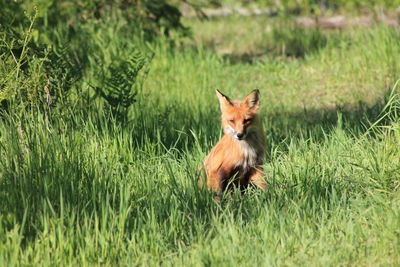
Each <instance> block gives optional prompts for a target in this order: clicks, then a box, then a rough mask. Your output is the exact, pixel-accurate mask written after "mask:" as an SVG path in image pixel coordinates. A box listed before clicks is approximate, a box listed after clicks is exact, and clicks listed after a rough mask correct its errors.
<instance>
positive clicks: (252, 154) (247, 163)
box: [236, 140, 259, 169]
mask: <svg viewBox="0 0 400 267" xmlns="http://www.w3.org/2000/svg"><path fill="white" fill-rule="evenodd" d="M238 143H239V146H240V147H241V151H242V156H243V157H242V161H239V162H237V163H236V166H242V167H243V168H244V169H248V168H251V167H254V166H256V165H257V163H258V159H259V156H258V153H257V152H258V151H257V149H256V148H255V147H254V146H252V145H251V144H250V143H248V142H246V141H244V140H243V141H239V142H238Z"/></svg>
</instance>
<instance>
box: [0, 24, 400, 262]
mask: <svg viewBox="0 0 400 267" xmlns="http://www.w3.org/2000/svg"><path fill="white" fill-rule="evenodd" d="M221 23H223V22H221ZM238 24H240V23H239V22H238ZM240 25H246V24H245V23H242V24H240ZM108 34H109V35H110V36H107V38H109V37H113V34H114V33H113V32H112V31H110V32H109V33H108ZM291 34H297V32H294V33H292V32H291V31H290V30H289V31H288V32H286V33H284V34H283V36H288V37H290V38H288V39H289V41H290V40H291V38H292V37H293V36H292V37H291ZM305 34H308V33H305ZM321 34H322V35H323V36H324V37H323V38H324V39H325V40H326V44H324V46H321V47H320V48H318V50H317V51H313V52H312V53H310V54H309V53H305V54H304V57H303V58H287V57H286V56H283V57H281V56H274V57H266V58H263V60H260V61H257V62H255V63H254V64H249V63H247V62H237V64H232V62H231V61H229V60H226V59H224V58H223V57H221V56H220V55H218V54H215V53H214V52H212V51H209V50H207V49H203V48H193V47H187V46H185V47H181V48H176V49H171V48H170V47H169V46H167V45H166V44H165V43H164V41H162V40H161V41H160V43H159V44H156V45H152V46H151V47H149V48H148V49H150V50H151V51H152V52H154V53H155V57H154V60H153V62H152V66H151V72H150V74H149V77H148V79H147V81H146V83H145V86H144V88H145V90H144V91H143V92H142V96H141V98H140V99H138V103H137V104H136V105H135V106H134V107H133V108H132V109H131V110H130V111H129V112H130V114H129V118H130V121H128V122H127V123H119V122H117V121H116V120H115V118H113V117H112V116H111V115H110V114H111V112H110V110H109V109H108V107H107V106H106V105H105V104H104V103H103V102H102V101H101V99H95V101H94V102H93V103H92V105H91V106H88V107H86V108H85V109H78V108H76V109H75V110H74V109H73V108H71V109H72V111H73V112H70V113H68V114H66V115H64V116H59V117H56V116H52V114H51V111H50V113H49V114H40V113H39V115H36V116H34V115H29V114H25V115H23V116H22V117H17V116H14V115H6V116H4V118H3V119H2V120H1V122H0V157H1V159H2V160H1V162H0V203H1V204H0V261H1V262H4V264H5V265H25V264H33V265H96V264H99V265H100V264H103V265H116V264H119V265H129V266H130V265H167V266H170V265H174V266H175V265H222V266H231V265H245V266H254V265H255V264H258V265H263V266H264V265H266V266H268V265H282V264H284V265H306V264H313V265H369V264H374V265H375V264H382V265H394V266H395V265H397V264H398V262H399V261H400V259H399V253H398V252H399V231H398V229H400V221H399V220H398V218H399V205H400V202H399V199H400V198H399V191H398V189H399V187H400V184H399V181H400V179H399V178H400V177H399V168H400V160H399V157H398V155H399V152H400V151H399V149H400V146H399V145H400V131H399V129H400V128H399V121H398V117H397V116H394V115H393V114H395V111H396V110H398V106H395V108H392V109H390V111H391V114H392V116H391V117H390V116H389V117H387V118H386V119H385V120H382V121H380V123H379V124H378V125H375V126H374V127H373V129H370V130H369V131H367V127H368V125H370V123H371V122H373V121H376V120H377V119H378V118H379V116H382V114H380V113H381V111H382V110H383V109H384V106H385V104H386V102H387V101H388V100H387V99H391V101H392V102H394V101H395V100H393V99H397V98H391V97H387V98H385V97H384V96H383V95H384V93H385V92H387V90H390V89H392V87H393V83H394V81H395V78H396V77H397V76H398V70H399V65H398V63H397V61H396V60H395V57H394V55H396V54H398V52H399V50H400V45H399V43H398V42H397V41H396V40H398V37H399V32H398V31H397V30H395V29H391V28H387V27H383V26H379V27H376V28H372V29H365V30H361V29H357V30H355V31H352V32H349V33H340V34H339V35H337V36H333V37H332V36H331V35H325V33H321ZM114 37H115V38H117V36H114ZM285 38H287V37H284V39H283V40H284V42H285ZM304 38H309V37H308V36H305V37H304ZM110 40H113V38H110ZM125 41H126V40H125ZM245 41H247V42H250V41H251V37H248V38H246V40H244V42H245ZM274 41H276V42H277V43H281V42H282V39H280V40H275V39H274ZM118 42H120V41H118ZM116 43H117V41H116ZM113 45H114V46H113ZM110 46H111V49H116V48H118V46H117V45H116V44H115V43H113V42H112V41H110ZM104 53H105V54H107V51H106V52H104ZM93 77H94V74H93V70H92V72H91V71H88V73H85V79H86V80H85V82H87V83H89V81H91V80H92V79H94V78H93ZM85 86H86V87H85ZM88 88H89V86H87V84H86V85H85V83H83V84H82V88H81V90H82V91H85V90H89V89H88ZM214 88H220V89H222V90H223V91H224V92H226V93H227V94H228V95H231V96H238V97H240V96H243V95H245V94H246V93H247V92H248V91H249V90H250V89H253V88H260V89H261V92H262V111H261V112H262V116H263V124H264V127H265V130H266V135H267V139H268V151H266V154H267V161H266V163H265V166H264V167H265V170H266V175H267V177H268V181H269V186H268V191H267V192H260V191H258V190H249V191H247V192H246V193H244V194H240V193H239V192H233V194H232V195H230V196H226V197H225V198H224V199H223V201H222V202H221V203H216V202H214V201H213V200H212V197H211V196H210V194H209V193H208V192H206V191H200V190H198V188H197V169H198V167H199V166H200V164H201V161H202V159H203V158H204V156H205V155H206V153H207V151H208V150H209V149H210V148H211V147H212V145H213V144H214V143H215V142H216V140H217V139H218V138H219V136H220V131H219V130H218V129H219V119H218V117H219V112H218V107H217V101H216V98H215V96H214V92H213V90H212V89H214ZM86 93H87V94H89V95H90V94H92V92H90V91H87V92H86ZM396 105H397V104H396ZM386 110H387V109H386ZM382 125H383V126H386V128H379V127H378V126H382Z"/></svg>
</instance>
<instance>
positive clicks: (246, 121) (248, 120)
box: [243, 119, 253, 123]
mask: <svg viewBox="0 0 400 267" xmlns="http://www.w3.org/2000/svg"><path fill="white" fill-rule="evenodd" d="M252 120H253V119H245V120H244V121H243V122H244V123H249V122H251V121H252Z"/></svg>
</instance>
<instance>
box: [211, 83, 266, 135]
mask: <svg viewBox="0 0 400 267" xmlns="http://www.w3.org/2000/svg"><path fill="white" fill-rule="evenodd" d="M215 92H216V94H217V96H218V100H219V106H220V108H221V113H222V116H221V119H222V128H223V130H224V133H225V134H229V135H231V136H232V137H233V138H235V139H237V140H244V139H246V137H247V136H248V135H249V134H250V133H251V132H253V131H257V130H258V129H259V128H260V120H259V118H258V114H257V110H258V107H259V105H260V91H259V90H257V89H256V90H253V91H251V92H250V94H248V95H247V96H246V98H245V99H244V100H243V101H237V100H231V99H230V98H229V97H227V96H226V95H224V94H222V93H221V92H220V91H218V90H215Z"/></svg>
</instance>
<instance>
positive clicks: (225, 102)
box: [215, 89, 232, 112]
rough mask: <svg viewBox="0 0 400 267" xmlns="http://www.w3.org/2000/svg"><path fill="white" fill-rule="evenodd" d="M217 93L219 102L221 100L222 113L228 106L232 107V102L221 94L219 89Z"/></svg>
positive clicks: (216, 90)
mask: <svg viewBox="0 0 400 267" xmlns="http://www.w3.org/2000/svg"><path fill="white" fill-rule="evenodd" d="M215 93H216V94H217V97H218V100H219V107H220V108H221V111H222V112H223V111H224V110H225V109H226V108H227V107H228V106H232V101H231V100H230V99H229V97H227V96H226V95H224V94H223V93H221V92H220V91H219V90H218V89H215Z"/></svg>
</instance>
